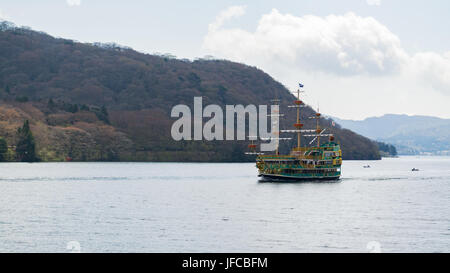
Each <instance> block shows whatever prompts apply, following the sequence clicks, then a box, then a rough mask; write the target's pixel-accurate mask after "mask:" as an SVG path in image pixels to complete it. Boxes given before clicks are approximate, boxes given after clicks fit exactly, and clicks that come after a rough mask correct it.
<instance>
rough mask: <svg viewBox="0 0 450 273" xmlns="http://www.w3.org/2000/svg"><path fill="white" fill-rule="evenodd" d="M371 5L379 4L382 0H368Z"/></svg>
mask: <svg viewBox="0 0 450 273" xmlns="http://www.w3.org/2000/svg"><path fill="white" fill-rule="evenodd" d="M366 2H367V5H369V6H379V5H381V0H366Z"/></svg>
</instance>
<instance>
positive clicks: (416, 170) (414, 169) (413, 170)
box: [411, 168, 419, 172]
mask: <svg viewBox="0 0 450 273" xmlns="http://www.w3.org/2000/svg"><path fill="white" fill-rule="evenodd" d="M411 171H412V172H418V171H419V169H416V168H412V169H411Z"/></svg>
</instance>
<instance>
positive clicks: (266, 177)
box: [258, 174, 340, 182]
mask: <svg viewBox="0 0 450 273" xmlns="http://www.w3.org/2000/svg"><path fill="white" fill-rule="evenodd" d="M258 176H259V177H261V178H262V181H268V182H269V181H273V182H306V181H317V182H326V181H336V180H339V178H340V176H318V177H298V176H288V175H277V174H260V175H258Z"/></svg>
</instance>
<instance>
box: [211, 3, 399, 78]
mask: <svg viewBox="0 0 450 273" xmlns="http://www.w3.org/2000/svg"><path fill="white" fill-rule="evenodd" d="M239 14H243V13H239ZM223 18H226V17H225V16H219V17H218V20H216V21H220V24H214V27H213V28H212V27H211V25H210V28H209V33H208V35H207V36H206V38H205V41H204V47H205V49H207V50H211V51H212V52H218V53H220V54H222V55H225V56H227V57H231V58H233V59H236V60H243V59H248V58H251V59H255V60H256V59H259V58H261V57H264V58H266V59H267V58H268V59H270V60H274V61H276V60H278V61H279V60H281V61H283V62H286V63H290V64H292V65H301V66H303V67H305V68H306V67H308V68H310V69H321V70H326V71H328V72H332V73H337V74H360V73H381V74H382V73H391V72H392V71H395V70H397V69H398V68H399V67H400V66H401V64H402V63H403V62H404V61H405V57H406V56H405V53H404V51H403V50H402V48H401V45H400V40H399V39H398V37H397V36H395V35H394V34H392V33H391V32H390V31H389V30H388V29H387V28H386V27H385V26H383V25H382V24H380V23H379V22H377V21H376V20H375V19H373V18H371V17H367V18H363V17H359V16H356V15H355V14H353V13H347V14H345V15H342V16H336V15H330V16H327V17H318V16H313V15H306V16H303V17H295V16H292V15H289V14H281V13H280V12H278V11H277V10H276V9H274V10H272V12H270V13H269V14H265V15H263V16H262V18H261V20H260V21H259V24H258V27H257V29H256V31H255V32H254V33H250V32H247V31H244V30H241V29H222V28H220V26H221V24H223V22H224V19H223Z"/></svg>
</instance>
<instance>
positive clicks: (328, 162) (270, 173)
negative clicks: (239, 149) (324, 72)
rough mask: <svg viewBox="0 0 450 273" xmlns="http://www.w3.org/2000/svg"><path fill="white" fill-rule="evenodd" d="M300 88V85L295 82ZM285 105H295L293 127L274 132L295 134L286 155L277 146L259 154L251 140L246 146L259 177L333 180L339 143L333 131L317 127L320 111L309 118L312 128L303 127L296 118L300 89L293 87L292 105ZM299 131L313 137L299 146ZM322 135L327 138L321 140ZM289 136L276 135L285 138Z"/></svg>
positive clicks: (339, 160)
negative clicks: (312, 121)
mask: <svg viewBox="0 0 450 273" xmlns="http://www.w3.org/2000/svg"><path fill="white" fill-rule="evenodd" d="M299 87H300V88H302V87H303V85H302V84H299ZM289 107H293V108H296V110H297V120H296V123H295V124H293V127H294V129H293V130H280V132H278V133H275V134H276V135H278V136H279V135H280V133H295V134H297V146H296V147H294V148H293V149H292V150H291V152H290V153H289V154H287V155H281V154H279V152H278V146H277V149H276V151H275V152H274V154H263V153H258V152H256V150H255V149H256V145H255V144H254V143H253V141H252V143H251V144H250V145H249V148H250V149H251V150H252V152H250V153H248V154H256V155H257V157H256V167H257V168H258V172H259V174H258V176H260V177H262V178H263V180H279V181H286V180H287V181H289V180H290V181H292V180H294V181H305V180H336V179H339V177H340V175H341V164H342V152H341V148H340V145H339V143H337V142H335V140H334V136H333V134H325V131H326V128H325V129H322V128H321V127H320V122H319V120H320V118H321V114H320V113H319V112H317V113H315V115H314V116H312V117H309V118H310V119H315V121H316V128H315V129H303V125H304V124H303V123H301V120H300V109H301V108H302V107H306V105H305V104H304V102H303V101H302V100H301V99H300V89H298V90H297V99H296V100H295V101H294V105H291V106H289ZM279 116H282V115H281V114H280V115H279ZM302 134H303V136H304V137H312V138H313V139H312V140H311V141H310V142H309V143H308V144H307V145H304V146H302V145H301V137H302ZM323 138H328V140H325V141H324V142H321V140H322V139H323ZM286 139H289V138H279V140H286Z"/></svg>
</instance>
